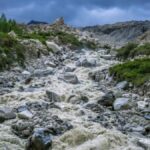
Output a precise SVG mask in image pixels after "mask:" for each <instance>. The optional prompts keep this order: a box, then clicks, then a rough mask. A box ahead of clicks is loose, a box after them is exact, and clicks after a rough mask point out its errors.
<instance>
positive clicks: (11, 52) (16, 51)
mask: <svg viewBox="0 0 150 150" xmlns="http://www.w3.org/2000/svg"><path fill="white" fill-rule="evenodd" d="M24 60H25V56H24V47H23V46H22V45H21V44H20V43H19V42H18V41H17V40H15V39H14V38H12V37H10V36H9V35H8V34H7V33H1V32H0V70H4V69H8V68H10V66H11V65H12V64H13V63H15V62H17V63H18V64H19V65H22V66H23V65H24Z"/></svg>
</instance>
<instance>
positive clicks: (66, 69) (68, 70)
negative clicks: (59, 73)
mask: <svg viewBox="0 0 150 150" xmlns="http://www.w3.org/2000/svg"><path fill="white" fill-rule="evenodd" d="M75 69H76V68H75V67H69V66H66V67H65V68H64V72H73V71H74V70H75Z"/></svg>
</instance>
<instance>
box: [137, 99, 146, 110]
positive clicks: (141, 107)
mask: <svg viewBox="0 0 150 150" xmlns="http://www.w3.org/2000/svg"><path fill="white" fill-rule="evenodd" d="M148 106H149V103H148V102H145V101H138V102H137V107H138V109H139V110H144V109H145V108H148Z"/></svg>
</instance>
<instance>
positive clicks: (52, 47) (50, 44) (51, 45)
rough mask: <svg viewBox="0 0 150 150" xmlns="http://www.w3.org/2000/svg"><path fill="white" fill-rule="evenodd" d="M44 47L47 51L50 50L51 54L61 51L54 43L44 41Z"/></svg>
mask: <svg viewBox="0 0 150 150" xmlns="http://www.w3.org/2000/svg"><path fill="white" fill-rule="evenodd" d="M46 45H47V47H48V48H49V49H52V50H53V52H55V53H57V52H60V51H61V47H59V46H58V45H57V44H56V43H54V42H50V41H46Z"/></svg>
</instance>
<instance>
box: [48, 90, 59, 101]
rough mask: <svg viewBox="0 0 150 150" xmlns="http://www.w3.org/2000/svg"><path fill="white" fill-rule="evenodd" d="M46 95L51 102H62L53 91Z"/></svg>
mask: <svg viewBox="0 0 150 150" xmlns="http://www.w3.org/2000/svg"><path fill="white" fill-rule="evenodd" d="M46 95H47V97H48V99H49V101H50V102H61V97H60V96H59V95H57V94H56V93H54V92H52V91H48V90H47V91H46Z"/></svg>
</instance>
